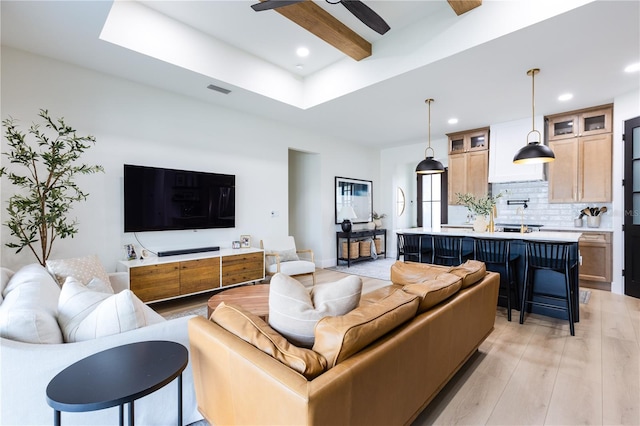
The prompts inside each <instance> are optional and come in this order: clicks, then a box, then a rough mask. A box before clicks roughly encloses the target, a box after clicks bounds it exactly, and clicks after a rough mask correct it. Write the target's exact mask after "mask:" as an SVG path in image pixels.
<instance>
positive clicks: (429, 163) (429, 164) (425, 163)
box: [416, 99, 444, 175]
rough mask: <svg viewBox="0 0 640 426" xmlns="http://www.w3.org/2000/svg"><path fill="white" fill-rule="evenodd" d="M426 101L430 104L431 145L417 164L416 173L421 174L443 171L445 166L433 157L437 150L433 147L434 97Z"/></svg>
mask: <svg viewBox="0 0 640 426" xmlns="http://www.w3.org/2000/svg"><path fill="white" fill-rule="evenodd" d="M425 102H426V103H427V105H429V146H428V147H427V149H425V150H424V157H425V158H424V160H422V161H421V162H419V163H418V165H417V166H416V173H418V174H420V175H428V174H434V173H443V172H444V166H443V165H442V163H441V162H439V161H438V160H434V159H433V155H434V154H435V151H434V150H433V148H431V102H433V99H427V100H425ZM429 150H431V156H429V154H428V151H429Z"/></svg>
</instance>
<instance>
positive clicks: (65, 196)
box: [0, 109, 104, 265]
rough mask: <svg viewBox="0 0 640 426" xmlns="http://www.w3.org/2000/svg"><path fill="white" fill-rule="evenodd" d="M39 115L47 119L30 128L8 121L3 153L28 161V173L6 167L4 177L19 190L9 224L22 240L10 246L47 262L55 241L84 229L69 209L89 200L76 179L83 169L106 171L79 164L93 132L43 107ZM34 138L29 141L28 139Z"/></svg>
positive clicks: (11, 203) (20, 162) (10, 205)
mask: <svg viewBox="0 0 640 426" xmlns="http://www.w3.org/2000/svg"><path fill="white" fill-rule="evenodd" d="M38 116H39V117H40V118H41V119H42V121H43V122H44V129H43V128H42V126H41V125H40V124H36V123H34V124H32V125H31V127H30V128H29V130H28V132H27V133H25V132H22V131H20V130H19V129H18V127H17V124H16V120H14V119H13V118H8V119H5V120H3V121H2V125H3V127H4V129H5V130H4V135H5V138H6V139H7V141H8V145H9V148H10V149H9V152H3V153H2V154H3V155H5V156H6V157H7V158H8V159H9V162H10V163H11V164H17V165H20V166H24V167H23V169H22V173H19V172H18V171H16V170H13V169H16V168H12V170H8V169H7V168H6V167H1V168H0V176H6V177H7V178H8V179H9V182H11V183H12V184H13V185H14V186H15V187H16V188H18V191H17V192H16V194H14V195H12V196H11V197H10V198H9V200H8V206H7V212H8V214H9V220H8V221H7V222H5V225H6V226H7V227H8V228H9V230H10V231H11V235H12V236H14V237H16V238H17V240H18V242H9V243H7V244H6V246H7V247H10V248H15V249H16V253H19V252H20V251H22V249H24V248H25V247H28V248H29V249H30V250H31V252H32V253H33V254H34V255H35V256H36V258H37V259H38V262H40V264H41V265H45V263H46V261H47V259H48V258H49V256H50V255H51V249H52V248H53V243H54V242H55V241H56V240H57V239H58V238H60V239H63V238H67V237H72V238H73V236H74V235H75V234H76V233H77V232H78V228H77V225H78V222H77V220H76V219H70V218H69V217H68V213H69V211H70V210H71V207H72V206H73V204H75V203H76V202H79V201H84V200H86V199H87V196H88V195H89V194H87V193H85V192H83V191H82V190H81V189H80V188H79V187H78V185H77V184H76V182H75V177H76V176H77V175H78V174H84V175H87V174H93V173H98V172H104V169H103V168H102V166H99V165H87V164H82V163H81V164H78V162H79V160H80V157H81V156H82V154H83V153H84V152H85V151H86V150H87V149H89V148H90V147H91V146H92V145H95V142H96V140H95V138H94V137H93V136H91V135H88V136H78V135H76V131H75V130H74V129H73V128H72V127H70V126H68V125H67V124H66V123H65V122H64V118H58V119H56V120H54V119H52V118H51V117H50V115H49V112H48V111H47V110H45V109H41V110H40V112H39V114H38ZM28 137H29V140H27V138H28Z"/></svg>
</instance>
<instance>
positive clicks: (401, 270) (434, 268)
mask: <svg viewBox="0 0 640 426" xmlns="http://www.w3.org/2000/svg"><path fill="white" fill-rule="evenodd" d="M450 270H451V267H449V266H440V265H430V264H427V263H416V262H401V261H397V262H396V263H394V264H393V265H392V266H391V282H392V283H394V284H397V285H402V286H404V285H408V284H417V283H421V282H423V281H426V280H431V279H435V278H438V277H439V276H440V275H441V274H443V273H446V272H449V271H450Z"/></svg>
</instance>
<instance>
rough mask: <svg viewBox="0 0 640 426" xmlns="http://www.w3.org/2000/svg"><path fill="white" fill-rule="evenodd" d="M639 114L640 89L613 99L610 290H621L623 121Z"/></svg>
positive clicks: (622, 264)
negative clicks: (611, 278)
mask: <svg viewBox="0 0 640 426" xmlns="http://www.w3.org/2000/svg"><path fill="white" fill-rule="evenodd" d="M638 116H640V91H634V92H630V93H626V94H624V95H621V96H617V97H616V98H615V99H614V106H613V212H612V214H611V216H612V218H613V282H612V283H611V291H612V292H614V293H618V294H623V293H624V277H623V276H622V269H623V268H624V234H623V232H622V225H623V223H624V188H623V187H622V179H623V177H624V142H623V141H622V136H623V134H624V122H625V121H626V120H630V119H632V118H635V117H638Z"/></svg>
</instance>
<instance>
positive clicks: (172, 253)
mask: <svg viewBox="0 0 640 426" xmlns="http://www.w3.org/2000/svg"><path fill="white" fill-rule="evenodd" d="M218 250H220V247H218V246H213V247H198V248H189V249H182V250H169V251H159V252H158V257H165V256H177V255H179V254H190V253H203V252H205V251H218Z"/></svg>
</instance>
